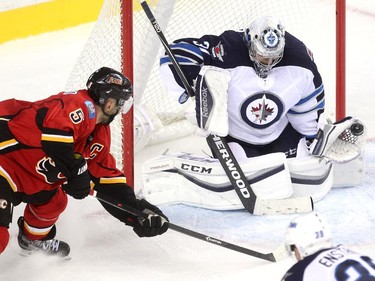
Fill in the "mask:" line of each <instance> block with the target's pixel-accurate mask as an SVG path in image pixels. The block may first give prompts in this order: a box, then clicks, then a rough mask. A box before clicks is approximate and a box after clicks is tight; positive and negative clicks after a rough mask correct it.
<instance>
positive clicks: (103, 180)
mask: <svg viewBox="0 0 375 281" xmlns="http://www.w3.org/2000/svg"><path fill="white" fill-rule="evenodd" d="M114 183H126V178H125V177H112V178H100V184H114Z"/></svg>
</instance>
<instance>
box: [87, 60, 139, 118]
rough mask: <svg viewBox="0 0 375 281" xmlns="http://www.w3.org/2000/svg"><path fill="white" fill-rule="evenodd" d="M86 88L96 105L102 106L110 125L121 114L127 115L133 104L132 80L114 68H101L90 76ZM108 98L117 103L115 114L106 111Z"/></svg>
mask: <svg viewBox="0 0 375 281" xmlns="http://www.w3.org/2000/svg"><path fill="white" fill-rule="evenodd" d="M86 86H87V90H88V92H89V95H90V97H91V98H92V99H93V101H94V103H95V104H97V105H100V107H101V109H102V111H103V113H104V114H105V115H106V116H108V117H109V121H108V124H109V123H110V122H112V121H113V119H114V118H115V116H116V115H117V114H118V113H119V112H122V113H124V114H125V113H127V112H128V111H129V109H130V108H131V106H132V104H133V97H132V94H133V87H132V84H131V82H130V80H129V79H128V78H127V77H125V76H124V75H123V74H122V73H121V72H118V71H116V70H114V69H112V68H109V67H102V68H99V69H98V70H97V71H95V72H94V73H93V74H91V75H90V77H89V79H88V80H87V83H86ZM108 98H113V99H115V100H116V102H117V110H116V113H114V114H107V113H106V112H105V110H104V106H105V103H106V101H107V99H108Z"/></svg>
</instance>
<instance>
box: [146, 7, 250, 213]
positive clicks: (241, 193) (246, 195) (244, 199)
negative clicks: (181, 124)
mask: <svg viewBox="0 0 375 281" xmlns="http://www.w3.org/2000/svg"><path fill="white" fill-rule="evenodd" d="M141 6H142V8H143V10H144V11H145V13H146V16H147V17H148V19H149V20H150V22H151V25H152V26H153V28H154V29H155V31H156V34H157V35H158V37H159V39H160V41H161V43H162V45H163V46H164V49H165V51H166V53H167V54H168V57H169V58H170V60H171V61H172V64H173V66H174V68H175V70H176V72H177V74H178V77H179V78H180V79H181V81H182V83H183V85H184V87H185V90H186V91H187V93H188V94H189V96H194V90H193V89H192V87H191V86H190V84H189V82H188V81H187V79H186V76H185V75H184V73H183V71H182V69H181V66H180V65H179V63H178V61H177V59H176V57H175V55H174V54H173V52H172V50H171V48H170V46H169V44H168V42H167V39H166V38H165V36H164V34H163V31H162V30H161V28H160V26H159V24H158V22H157V21H156V19H155V17H154V15H153V13H152V11H151V9H150V7H149V6H148V4H147V2H146V1H141ZM207 142H208V144H209V146H210V148H211V149H212V151H213V153H214V155H215V157H216V158H218V159H219V161H220V163H221V165H223V168H224V171H225V173H226V175H227V176H228V178H229V180H230V182H231V183H232V185H233V187H234V190H235V191H236V193H237V195H238V197H239V199H240V201H241V203H242V205H243V206H244V208H245V209H246V210H247V211H248V212H250V213H251V214H254V209H255V204H256V200H257V198H256V195H255V193H254V191H253V190H252V188H251V186H250V184H249V183H248V181H247V180H246V177H245V176H244V173H243V171H242V170H241V167H240V165H239V164H238V163H237V161H236V159H235V157H234V156H233V153H232V151H231V150H230V148H229V146H228V145H226V146H225V150H226V151H227V152H228V157H230V160H231V163H232V165H233V166H234V167H235V170H236V171H237V173H233V171H230V170H229V169H228V167H227V165H226V163H227V162H228V160H227V159H224V158H223V155H222V153H220V151H219V150H218V148H217V146H216V144H219V143H222V144H223V145H225V144H226V143H225V140H224V139H223V138H221V137H219V136H213V135H209V136H208V137H207ZM237 176H238V177H239V178H237ZM238 184H246V186H244V187H241V188H240V186H239V185H238Z"/></svg>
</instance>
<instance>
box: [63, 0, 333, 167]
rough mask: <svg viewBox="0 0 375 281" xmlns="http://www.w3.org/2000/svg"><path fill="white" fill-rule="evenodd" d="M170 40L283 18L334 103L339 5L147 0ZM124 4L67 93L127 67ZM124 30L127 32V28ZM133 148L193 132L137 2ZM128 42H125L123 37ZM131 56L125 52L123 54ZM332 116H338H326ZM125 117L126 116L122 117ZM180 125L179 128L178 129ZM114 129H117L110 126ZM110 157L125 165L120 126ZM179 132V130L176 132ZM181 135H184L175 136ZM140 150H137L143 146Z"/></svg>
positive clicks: (99, 26)
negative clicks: (102, 71)
mask: <svg viewBox="0 0 375 281" xmlns="http://www.w3.org/2000/svg"><path fill="white" fill-rule="evenodd" d="M148 4H149V5H150V7H151V8H152V10H153V12H154V15H155V18H156V20H157V21H158V23H159V25H160V26H161V28H162V30H163V33H164V35H165V37H166V38H167V40H168V42H172V41H173V40H175V39H178V38H182V37H200V36H202V35H204V34H217V35H218V34H220V33H222V32H223V31H224V30H228V29H234V30H238V29H240V28H243V27H247V26H249V24H250V23H251V21H252V20H253V19H255V18H257V17H259V16H261V15H273V16H276V17H278V18H280V19H281V20H282V22H283V23H284V25H285V27H286V30H287V31H289V32H290V33H292V34H294V35H296V36H297V37H299V38H300V39H302V40H303V41H304V42H305V43H306V45H307V46H308V47H309V48H310V49H311V50H312V51H313V53H314V57H315V61H316V62H317V65H318V68H319V70H320V72H321V74H322V77H323V81H324V83H325V87H326V94H327V97H328V101H329V104H332V105H333V101H334V97H335V53H336V52H335V50H336V47H335V42H336V41H335V40H336V36H335V34H336V33H335V13H336V10H335V1H333V0H253V1H249V0H158V1H156V0H153V1H151V0H150V1H148ZM120 13H121V5H120V0H105V2H104V5H103V8H102V11H101V13H100V15H99V18H98V20H97V22H96V24H95V25H94V28H93V31H92V34H91V36H90V38H89V40H88V42H87V44H86V46H85V48H84V50H83V51H82V54H81V56H80V57H79V59H78V61H77V63H76V65H75V67H74V69H73V71H72V74H71V76H70V79H69V81H68V84H67V86H66V89H67V90H74V89H77V88H81V87H85V83H86V80H87V78H88V76H89V75H90V74H91V73H92V72H93V71H95V70H96V69H97V68H99V67H101V66H109V67H113V68H115V69H121V46H122V44H121V16H120ZM124 28H126V27H124ZM133 34H134V35H133V36H134V39H133V42H134V46H133V50H134V51H133V52H134V54H133V58H134V96H135V103H136V107H135V117H136V120H135V133H134V135H135V142H136V144H135V147H136V149H137V150H139V149H141V148H142V147H143V146H145V145H148V144H150V143H155V142H158V141H160V139H162V140H168V139H170V138H172V137H174V136H175V135H177V136H179V137H180V136H183V135H184V134H190V133H192V127H191V126H189V125H187V124H188V122H187V121H185V120H184V116H183V114H182V112H183V111H184V106H182V105H179V104H177V102H176V101H174V100H172V99H171V97H170V96H169V95H168V93H167V92H166V89H165V86H164V85H163V83H162V81H161V78H160V76H159V72H158V64H159V57H160V56H161V55H162V54H163V52H164V49H163V47H162V46H161V44H160V41H159V39H158V37H157V36H156V33H155V31H154V30H153V27H152V26H151V24H150V22H149V20H148V19H147V17H146V15H145V13H144V12H143V10H142V9H141V7H140V5H139V4H138V3H137V1H136V0H135V1H134V12H133ZM125 40H126V38H125ZM124 51H125V52H127V50H124ZM328 111H329V112H330V114H333V110H332V109H329V110H328ZM117 119H120V118H117ZM176 123H177V124H178V125H174V124H176ZM111 126H112V125H111ZM112 128H113V129H112V152H113V153H114V155H115V156H116V158H118V159H119V165H120V167H121V165H122V164H121V157H122V156H121V155H122V154H121V147H122V146H121V142H122V137H121V131H122V130H121V122H120V120H116V122H114V124H113V126H112ZM176 129H177V131H176ZM176 132H178V133H176ZM137 144H138V145H137Z"/></svg>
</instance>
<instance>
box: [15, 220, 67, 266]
mask: <svg viewBox="0 0 375 281" xmlns="http://www.w3.org/2000/svg"><path fill="white" fill-rule="evenodd" d="M23 222H24V219H23V217H20V218H19V219H18V227H19V232H18V236H17V238H18V245H19V246H20V247H21V249H22V251H21V253H20V255H22V256H29V255H31V254H33V253H42V254H44V255H47V256H58V257H62V258H65V259H70V257H69V256H68V255H69V253H70V247H69V245H68V244H67V243H66V242H64V241H61V240H57V239H48V240H29V239H28V238H27V237H26V235H25V234H24V232H23V230H22V228H23Z"/></svg>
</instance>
